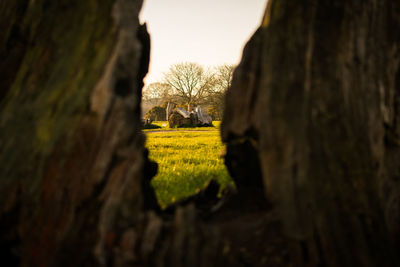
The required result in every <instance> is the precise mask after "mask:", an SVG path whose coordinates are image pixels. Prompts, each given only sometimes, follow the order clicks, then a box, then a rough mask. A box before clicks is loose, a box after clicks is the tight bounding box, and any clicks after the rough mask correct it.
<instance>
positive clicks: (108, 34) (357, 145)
mask: <svg viewBox="0 0 400 267" xmlns="http://www.w3.org/2000/svg"><path fill="white" fill-rule="evenodd" d="M141 4H142V3H141V1H140V0H108V1H102V2H101V4H100V3H98V2H96V1H78V0H73V1H50V0H37V1H25V0H18V1H8V2H4V3H1V4H0V30H1V32H2V33H3V34H2V35H1V36H0V57H1V59H2V60H1V61H0V73H1V76H2V79H1V81H0V103H1V106H0V151H1V153H0V166H1V168H0V255H1V259H2V262H4V263H5V264H6V266H177V267H179V266H224V265H226V266H396V265H397V264H398V258H397V257H398V256H397V255H396V254H395V253H394V252H395V251H396V249H397V248H398V241H399V233H400V231H399V227H400V223H399V218H400V217H399V216H400V213H399V207H400V206H399V200H400V198H399V193H400V190H399V184H398V181H399V179H398V177H399V176H400V169H399V164H398V162H399V156H400V155H399V144H400V141H399V140H400V139H399V138H400V132H399V131H400V130H399V123H398V118H399V115H400V114H398V113H399V109H398V103H399V101H398V91H399V90H398V82H399V71H398V65H399V52H398V46H399V45H398V44H399V38H400V37H399V30H398V29H399V26H400V25H399V24H400V23H399V22H400V21H399V18H400V14H399V12H400V11H399V10H400V5H399V4H396V3H392V2H390V1H376V0H368V1H356V0H352V1H342V2H340V1H334V2H332V1H325V0H324V1H316V0H315V1H312V0H307V1H303V2H301V3H299V2H296V1H291V0H270V2H269V4H268V7H267V11H266V15H265V17H264V19H263V24H262V26H261V27H260V29H259V30H258V31H257V32H256V33H255V35H254V36H253V37H252V39H251V40H250V41H249V43H248V44H247V46H246V48H245V51H244V55H243V59H242V62H241V64H240V66H239V67H238V68H237V70H236V71H235V74H234V79H233V84H232V87H231V89H230V90H229V92H228V95H227V99H226V112H225V118H224V121H223V126H222V138H223V140H224V141H225V142H226V143H227V145H228V147H227V154H226V165H227V167H228V169H229V171H230V173H231V174H232V176H233V178H234V180H235V182H236V186H237V192H233V190H231V189H229V188H226V189H225V190H223V197H222V198H217V197H216V194H217V193H218V191H219V185H218V184H216V183H214V182H211V183H210V184H209V186H208V187H207V188H206V189H205V190H204V191H202V192H200V193H199V194H198V195H196V196H194V197H192V198H189V199H187V200H184V201H181V202H180V203H178V204H176V205H174V206H172V207H169V208H168V209H166V210H165V211H160V210H159V208H158V205H157V203H156V202H155V197H154V192H153V190H152V188H151V186H150V179H151V177H152V176H154V174H155V171H156V165H155V164H154V163H151V162H149V160H148V158H147V156H148V155H147V154H148V153H147V151H146V150H145V148H144V136H143V134H142V133H141V131H140V98H141V88H142V86H143V83H142V79H143V77H144V76H145V74H146V72H147V67H148V60H149V49H150V46H149V36H148V35H147V32H146V29H145V26H140V25H139V23H138V20H137V15H138V13H139V10H140V7H141ZM396 88H397V90H396Z"/></svg>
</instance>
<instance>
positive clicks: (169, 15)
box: [139, 0, 267, 84]
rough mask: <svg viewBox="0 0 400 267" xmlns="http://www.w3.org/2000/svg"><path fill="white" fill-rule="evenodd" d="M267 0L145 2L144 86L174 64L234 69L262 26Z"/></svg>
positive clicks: (155, 0)
mask: <svg viewBox="0 0 400 267" xmlns="http://www.w3.org/2000/svg"><path fill="white" fill-rule="evenodd" d="M266 2H267V0H144V4H143V7H142V10H141V13H140V16H139V19H140V22H141V23H144V22H146V24H147V30H148V32H149V33H150V38H151V55H150V69H149V73H148V74H147V76H146V78H145V83H146V84H149V83H152V82H157V81H161V80H162V77H163V73H164V72H167V71H168V69H169V67H170V66H171V65H173V64H177V63H182V62H197V63H199V64H201V65H203V66H205V67H211V66H217V65H222V64H233V65H237V64H238V63H239V62H240V58H241V55H242V50H243V47H244V45H245V44H246V42H247V41H248V39H249V38H250V37H251V36H252V35H253V33H254V32H255V31H256V29H257V28H258V26H259V25H260V24H261V20H262V17H263V15H264V10H265V6H266Z"/></svg>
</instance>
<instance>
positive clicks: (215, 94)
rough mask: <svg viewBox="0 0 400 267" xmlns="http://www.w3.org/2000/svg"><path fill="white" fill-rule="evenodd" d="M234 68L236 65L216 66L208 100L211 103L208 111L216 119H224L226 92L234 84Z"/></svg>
mask: <svg viewBox="0 0 400 267" xmlns="http://www.w3.org/2000/svg"><path fill="white" fill-rule="evenodd" d="M234 69H235V66H233V65H228V64H225V65H221V66H218V67H216V68H214V74H215V76H214V78H215V81H214V86H213V90H212V92H210V94H209V96H208V101H207V102H208V105H209V109H208V113H209V114H210V115H212V116H213V118H214V119H217V120H220V119H222V114H223V110H224V99H225V93H226V91H227V90H228V88H229V87H230V86H231V84H232V76H233V71H234Z"/></svg>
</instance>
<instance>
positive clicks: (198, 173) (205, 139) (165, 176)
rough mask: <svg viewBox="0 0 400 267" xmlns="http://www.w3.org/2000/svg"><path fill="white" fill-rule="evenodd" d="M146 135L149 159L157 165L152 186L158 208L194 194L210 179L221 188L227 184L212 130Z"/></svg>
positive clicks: (216, 135) (218, 148) (221, 149)
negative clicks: (219, 184)
mask: <svg viewBox="0 0 400 267" xmlns="http://www.w3.org/2000/svg"><path fill="white" fill-rule="evenodd" d="M191 129H193V128H191ZM194 129H196V128H194ZM197 129H202V128H197ZM146 135H147V142H146V144H147V148H148V149H149V151H150V158H151V159H152V160H154V161H156V162H157V163H158V165H159V172H158V174H157V176H156V177H155V178H154V179H153V181H152V185H153V187H154V189H155V191H156V195H157V198H158V201H159V203H160V205H161V206H162V207H165V206H167V205H169V204H171V203H173V202H175V201H176V200H178V199H181V198H184V197H187V196H190V195H193V194H195V193H196V192H198V191H199V190H200V189H201V188H203V187H204V186H205V184H206V183H207V182H208V181H209V180H210V179H212V178H215V179H217V180H218V181H219V182H220V183H221V184H222V185H226V184H227V183H231V179H230V177H229V175H228V172H227V170H226V168H225V165H224V163H223V159H222V158H221V157H220V154H221V152H222V151H223V149H224V145H223V144H222V143H221V141H220V135H219V131H216V130H215V128H214V130H213V131H204V132H198V131H194V132H182V131H170V132H150V133H147V134H146Z"/></svg>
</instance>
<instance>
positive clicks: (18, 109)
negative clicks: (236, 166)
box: [0, 0, 156, 266]
mask: <svg viewBox="0 0 400 267" xmlns="http://www.w3.org/2000/svg"><path fill="white" fill-rule="evenodd" d="M141 4H142V1H140V0H134V1H128V0H115V1H114V0H110V1H101V3H100V2H96V1H80V0H76V1H75V0H74V1H51V0H39V1H25V0H20V1H8V2H4V3H2V4H1V5H0V6H1V11H0V12H1V13H0V14H1V15H0V25H1V26H0V27H1V29H2V34H1V40H0V55H2V57H1V58H2V60H1V62H0V72H1V74H2V75H4V77H5V79H1V80H2V83H1V86H2V87H1V96H0V97H1V98H0V100H1V114H0V150H1V153H0V165H1V166H2V167H1V168H0V177H1V180H0V203H1V205H0V225H1V230H0V231H1V234H0V235H1V252H0V253H1V254H2V257H1V258H2V261H4V262H6V263H8V262H9V263H10V264H11V265H8V266H13V265H20V266H98V265H109V264H110V263H111V262H113V261H116V259H117V258H118V260H119V261H128V260H129V259H128V258H129V255H128V256H127V255H117V252H116V251H117V250H118V249H119V250H122V249H128V248H121V246H122V245H121V243H120V242H122V241H121V240H124V238H125V239H126V236H135V231H136V229H135V230H133V229H134V227H135V225H136V224H138V221H140V220H141V219H140V216H141V214H142V210H144V209H145V208H147V207H149V206H152V205H154V203H155V204H156V202H154V201H155V198H154V194H153V195H152V194H151V193H152V192H151V188H150V187H149V190H148V191H146V193H143V192H142V186H141V185H142V184H143V187H146V186H149V184H148V183H146V182H142V180H144V181H145V180H146V179H143V175H144V174H147V175H154V173H153V174H152V171H151V168H152V167H153V168H154V166H152V164H151V163H149V162H147V158H146V157H145V149H144V137H143V135H142V134H141V130H140V129H141V126H140V125H141V122H140V95H141V88H142V86H143V82H142V79H143V77H144V76H145V74H146V73H147V68H148V61H149V49H150V42H149V36H148V35H147V32H146V29H145V26H140V25H139V22H138V18H137V17H138V13H139V10H140V7H141ZM3 56H4V58H5V60H3ZM146 168H147V169H149V168H150V169H149V170H147V171H146ZM136 236H137V234H136ZM128 245H129V242H128ZM118 253H121V252H118ZM6 265H7V264H6Z"/></svg>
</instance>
